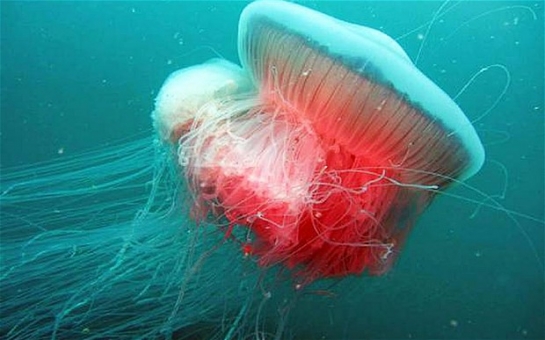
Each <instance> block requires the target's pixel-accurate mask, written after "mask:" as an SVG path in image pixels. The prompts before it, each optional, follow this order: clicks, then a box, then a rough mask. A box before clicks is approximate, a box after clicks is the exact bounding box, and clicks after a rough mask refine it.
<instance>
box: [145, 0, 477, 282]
mask: <svg viewBox="0 0 545 340" xmlns="http://www.w3.org/2000/svg"><path fill="white" fill-rule="evenodd" d="M239 56H240V59H241V63H242V68H240V67H238V66H236V65H234V64H231V63H229V62H227V61H224V60H213V61H211V62H208V63H206V64H202V65H199V66H195V67H191V68H188V69H185V70H182V71H178V72H177V73H175V74H173V75H172V76H171V77H170V78H169V79H168V80H167V82H166V83H165V85H164V86H163V88H162V90H161V93H160V94H159V96H158V98H157V103H156V110H155V112H154V118H155V122H156V128H157V129H158V131H159V133H160V135H161V136H162V138H163V139H165V140H169V141H171V142H173V143H174V144H176V145H178V149H177V150H178V159H179V162H180V164H181V165H182V166H183V167H184V168H185V173H186V176H187V178H188V182H189V185H190V187H191V189H192V190H193V192H194V194H195V208H196V210H197V211H198V212H200V213H201V214H208V213H212V214H222V215H224V216H225V217H226V218H227V219H228V221H229V223H230V225H231V227H230V228H229V229H228V231H227V232H228V233H231V230H232V228H235V227H237V226H244V227H246V228H248V229H249V230H251V233H247V234H248V236H247V237H246V238H245V239H244V240H242V242H243V251H244V252H245V253H246V254H252V256H256V257H257V258H258V262H259V264H260V265H262V266H271V265H275V264H279V263H281V264H283V265H285V266H287V267H288V268H291V269H293V270H294V272H295V273H296V275H298V276H299V277H300V278H301V279H302V281H303V282H307V283H308V282H311V281H313V280H316V279H319V278H324V277H343V276H346V275H354V274H361V273H362V272H364V271H366V270H367V272H368V273H370V274H381V273H384V272H385V271H387V270H388V269H389V268H390V267H391V265H392V263H393V260H394V259H395V257H396V256H397V254H398V253H399V249H400V247H401V246H402V244H403V243H404V241H405V239H406V237H407V235H408V233H409V231H410V230H411V228H412V227H413V226H414V224H415V221H416V219H417V217H418V216H419V215H420V214H421V213H422V211H423V210H424V209H425V208H426V206H427V205H428V204H429V203H430V202H431V200H432V199H433V197H434V196H435V194H436V193H437V192H439V191H442V190H445V189H446V188H447V187H448V186H449V184H451V183H452V182H453V181H459V180H464V179H467V178H469V177H470V176H472V175H473V174H475V173H476V172H477V171H478V170H479V169H480V167H481V165H482V163H483V161H484V150H483V147H482V144H481V142H480V140H479V138H478V136H477V134H476V132H475V130H474V128H473V127H472V125H471V123H470V122H469V121H468V119H467V118H466V117H465V115H464V114H463V112H462V111H461V110H460V108H459V107H458V106H457V105H456V104H455V103H454V102H453V101H452V100H451V99H450V98H449V97H448V95H446V94H445V93H444V92H443V91H442V90H441V89H439V88H438V87H437V86H436V85H435V84H434V83H433V82H431V81H430V80H429V79H428V78H426V77H425V76H424V75H423V74H422V73H421V72H420V71H419V70H418V69H417V68H416V67H415V66H414V65H413V64H412V62H411V61H410V59H409V58H408V56H407V55H406V54H405V52H404V51H403V50H402V49H401V47H400V46H399V45H398V44H397V43H396V42H395V41H393V40H392V39H391V38H389V37H387V36H386V35H384V34H382V33H380V32H378V31H375V30H373V29H370V28H366V27H362V26H357V25H353V24H349V23H346V22H342V21H340V20H337V19H334V18H332V17H329V16H326V15H324V14H321V13H318V12H315V11H312V10H310V9H307V8H304V7H301V6H299V5H296V4H292V3H287V2H280V1H258V2H255V3H252V4H250V5H248V6H247V7H246V9H245V10H244V11H243V13H242V15H241V19H240V23H239Z"/></svg>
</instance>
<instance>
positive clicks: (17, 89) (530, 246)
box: [0, 1, 545, 339]
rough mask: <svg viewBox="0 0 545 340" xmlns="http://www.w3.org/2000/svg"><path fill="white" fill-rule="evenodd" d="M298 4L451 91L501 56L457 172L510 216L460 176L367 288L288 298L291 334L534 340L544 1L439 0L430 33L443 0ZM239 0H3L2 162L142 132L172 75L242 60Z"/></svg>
mask: <svg viewBox="0 0 545 340" xmlns="http://www.w3.org/2000/svg"><path fill="white" fill-rule="evenodd" d="M301 3H302V4H304V5H306V6H308V7H311V8H314V9H317V10H319V11H322V12H325V13H327V14H330V15H332V16H335V17H338V18H340V19H343V20H347V21H350V22H353V23H357V24H361V25H366V26H370V27H373V28H377V29H380V30H382V31H383V32H385V33H387V34H388V35H390V36H392V37H394V38H399V39H398V42H399V43H400V44H401V46H402V47H403V48H404V49H405V50H406V51H407V53H408V54H409V56H410V57H411V58H412V59H413V60H415V59H416V57H417V56H418V55H419V59H418V66H419V68H420V69H421V70H422V71H423V72H424V73H425V74H426V75H428V76H429V77H430V78H431V79H432V80H433V81H435V82H436V83H437V84H438V85H439V86H440V87H441V88H443V89H444V90H445V91H446V92H447V93H448V94H450V95H452V96H454V95H456V94H457V93H458V91H459V90H460V89H461V88H463V87H464V85H465V84H466V83H467V82H468V81H469V80H470V78H471V77H472V76H473V75H475V74H476V73H477V72H478V71H479V70H480V69H482V68H484V67H487V66H490V65H494V64H501V65H503V66H504V67H505V68H506V69H507V70H508V72H509V77H510V84H509V87H508V89H507V92H506V93H505V96H503V97H502V98H501V99H500V101H499V103H498V105H497V106H496V107H494V109H493V110H492V111H491V112H490V113H489V114H488V115H486V116H485V117H484V118H482V119H479V120H478V121H477V122H476V123H475V126H476V129H477V131H478V133H479V135H480V136H481V138H482V140H483V143H484V144H485V148H486V152H487V162H486V164H485V166H484V168H483V170H482V172H481V173H480V174H479V175H477V176H476V177H475V178H473V179H471V180H470V181H469V182H468V184H469V185H471V187H473V188H476V189H477V190H479V191H481V192H484V193H486V194H487V195H490V196H493V197H494V198H495V199H497V201H498V202H500V203H501V205H502V206H504V207H505V208H506V209H509V210H510V211H512V212H515V213H516V215H512V214H509V213H506V212H504V211H501V210H498V209H494V208H490V207H488V208H487V207H486V206H483V207H480V204H479V202H484V203H485V205H492V204H493V203H492V201H491V200H486V197H483V196H482V195H479V194H476V193H475V190H467V189H464V188H455V189H454V190H452V191H451V193H452V194H453V195H458V196H460V197H440V198H439V199H438V200H437V201H436V202H434V204H432V206H431V207H430V209H429V211H428V212H426V213H425V214H424V216H423V217H422V219H421V220H420V221H419V223H418V225H417V227H416V228H415V230H414V232H413V233H412V235H411V236H410V238H409V240H408V242H407V245H406V247H405V249H404V252H403V254H402V256H401V257H400V260H399V262H398V263H397V265H396V266H395V268H394V269H393V271H392V273H390V274H388V275H387V276H385V277H383V278H371V279H362V280H361V281H362V283H363V284H366V285H368V287H369V288H368V289H367V290H365V291H366V294H365V297H364V298H363V299H362V298H361V297H356V296H355V297H354V299H353V300H351V299H349V298H348V297H347V296H349V294H351V293H352V291H350V290H347V291H346V292H345V294H346V296H344V297H343V298H338V299H337V298H334V297H333V298H330V300H328V301H326V302H323V301H321V302H320V303H319V304H318V305H319V306H320V307H319V308H317V307H316V306H317V305H316V301H315V300H312V301H303V302H302V303H301V304H300V305H299V306H295V307H294V309H295V312H293V313H292V318H291V320H290V321H291V324H292V325H293V326H292V327H294V329H295V330H296V331H294V337H295V338H318V337H321V336H324V338H328V339H335V338H360V337H361V338H439V337H445V338H460V339H467V338H535V339H540V338H544V337H545V333H544V332H545V331H544V327H545V325H544V322H545V321H544V320H545V309H544V301H545V296H544V269H543V262H544V256H543V249H544V224H543V222H540V221H543V219H544V198H543V195H544V192H543V187H544V172H545V170H544V105H545V103H544V98H545V96H544V88H543V79H544V53H543V44H544V26H543V25H544V24H543V22H544V21H543V20H544V19H543V2H538V1H533V2H532V1H530V2H522V1H511V2H498V1H482V2H481V1H478V2H459V3H458V2H454V3H446V5H445V9H447V12H446V13H444V14H442V15H440V16H439V17H437V18H436V20H435V21H434V23H433V25H432V26H431V28H430V29H429V32H427V29H428V26H425V25H424V26H422V27H420V26H421V25H423V24H426V23H428V22H429V21H430V20H432V18H433V17H434V13H435V12H436V11H437V10H438V8H439V7H440V6H441V5H442V4H444V3H442V2H431V1H418V2H407V1H404V2H359V1H353V2H316V1H308V2H307V1H305V2H301ZM245 4H246V2H232V1H224V2H209V1H200V2H183V1H180V2H155V1H150V2H125V1H123V2H110V1H105V2H102V1H99V2H71V1H59V2H50V1H46V2H17V1H3V2H2V3H1V6H2V7H1V19H2V20H1V28H2V31H1V49H2V50H1V52H2V53H1V72H2V74H1V136H0V137H1V139H0V142H1V165H2V167H3V168H6V167H11V166H17V165H23V164H31V163H34V162H39V161H44V160H50V159H53V158H57V157H59V158H62V157H66V156H67V155H73V154H76V153H78V152H81V151H84V150H89V149H91V148H97V147H102V146H106V145H110V144H112V143H114V142H115V141H118V140H121V139H126V138H137V137H138V136H144V135H149V134H152V133H153V131H152V129H151V119H150V112H151V110H152V109H153V100H154V97H155V95H156V93H157V90H158V89H159V88H160V86H161V84H162V82H163V80H164V79H165V78H166V77H167V76H168V74H169V73H171V72H172V71H174V70H176V69H179V68H183V67H187V66H190V65H194V64H197V63H201V62H203V61H205V60H207V59H210V58H213V57H217V56H222V57H224V58H227V59H229V60H231V61H237V60H238V58H237V49H236V46H237V45H236V39H237V24H238V17H239V14H240V12H241V10H242V8H243V7H244V5H245ZM522 6H526V7H522ZM528 8H529V9H531V10H532V11H533V12H532V11H530V10H528ZM533 15H535V18H534V17H533ZM419 27H420V28H419ZM426 33H427V35H426ZM332 34H334V32H332ZM419 35H425V36H426V37H425V39H424V40H422V39H421V37H420V36H419ZM339 39H342V37H339ZM420 48H421V52H420V54H419V49H420ZM506 79H507V78H506V73H505V72H503V71H502V69H501V68H499V67H493V68H491V69H490V71H488V72H485V73H483V74H482V75H480V76H479V77H478V78H477V79H476V80H475V81H474V82H473V83H472V84H471V86H469V87H468V88H467V90H466V91H464V92H463V93H462V94H461V95H460V96H459V97H458V98H457V102H458V103H459V105H460V106H461V107H462V109H463V110H464V111H465V112H466V114H467V115H468V116H469V117H470V119H476V118H478V117H480V115H481V114H482V113H483V112H485V111H486V110H487V109H488V108H489V107H490V106H491V105H492V104H493V103H494V102H495V100H496V99H497V98H498V96H499V94H500V93H501V91H502V89H503V87H504V85H505V84H506ZM503 194H505V195H503ZM469 200H472V201H469ZM479 207H480V209H479ZM522 215H527V216H531V217H532V218H527V217H524V216H522ZM358 292H359V291H358ZM318 298H321V299H326V298H324V297H317V298H316V299H318ZM351 301H353V303H351Z"/></svg>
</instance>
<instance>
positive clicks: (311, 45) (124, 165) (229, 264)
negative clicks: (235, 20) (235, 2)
mask: <svg viewBox="0 0 545 340" xmlns="http://www.w3.org/2000/svg"><path fill="white" fill-rule="evenodd" d="M447 5H448V3H447ZM464 5H469V4H464ZM229 6H232V4H229ZM457 6H459V4H454V5H453V6H452V7H448V6H447V7H443V6H441V10H440V11H439V12H438V14H437V15H435V16H434V19H435V18H436V17H437V16H443V15H445V16H448V15H447V14H449V13H452V11H455V10H456V9H457V8H458V7H457ZM445 8H446V9H445ZM129 12H131V13H134V12H135V11H129ZM136 12H137V11H136ZM507 12H509V13H514V14H516V15H517V20H516V21H517V22H526V21H527V20H528V18H527V17H525V16H524V15H527V13H528V11H527V10H525V9H520V8H519V9H516V8H515V9H510V10H508V11H507ZM497 13H498V12H497V11H495V12H492V14H494V15H495V14H497ZM519 15H520V18H519ZM483 17H484V18H486V17H489V16H488V15H480V16H479V15H476V16H474V18H477V19H480V18H483ZM530 19H531V18H530ZM471 23H472V19H470V20H469V22H463V23H462V24H461V26H459V27H460V29H459V30H463V29H464V28H465V27H466V26H468V25H469V24H471ZM502 27H503V25H502ZM332 33H335V34H332ZM450 33H456V30H454V31H452V30H451V31H450V32H449V34H450ZM396 40H398V39H396ZM396 40H394V39H392V38H390V37H388V36H386V35H385V34H384V33H381V32H380V31H377V30H374V29H371V28H367V27H363V26H359V25H355V24H350V23H348V22H344V21H341V20H338V19H335V18H333V17H330V16H327V15H325V14H322V13H320V12H317V11H315V10H311V9H309V8H305V7H303V6H300V5H297V4H293V3H288V2H280V1H259V2H255V3H251V4H249V5H247V6H246V7H245V9H244V10H243V11H242V14H241V17H240V22H239V42H238V49H239V62H240V65H238V64H237V63H235V62H234V60H231V61H228V60H227V59H225V58H221V59H212V60H209V61H207V62H204V63H201V64H197V65H193V66H187V67H184V68H182V69H180V70H178V71H175V72H174V73H172V74H171V75H170V76H169V77H168V78H167V79H166V81H165V82H164V84H163V85H162V87H160V91H159V93H158V94H157V96H156V100H155V107H154V109H153V112H152V121H153V127H154V133H153V136H145V137H141V138H137V139H136V140H131V141H126V142H121V143H117V144H115V145H112V146H109V147H106V148H99V149H97V150H93V151H89V152H86V153H83V154H80V155H75V156H69V155H63V159H62V160H57V161H51V162H46V163H42V164H39V165H37V166H23V167H17V168H13V169H3V172H2V178H1V181H0V207H1V218H2V220H1V222H2V223H1V228H0V244H1V247H0V252H1V269H0V289H1V295H2V296H1V299H2V300H1V307H2V308H0V319H1V322H0V334H1V335H2V337H3V338H7V339H29V338H50V339H104V338H112V339H150V338H165V339H191V338H206V339H235V338H237V339H248V338H256V339H268V338H271V339H273V338H275V339H280V338H318V337H329V338H358V337H359V338H362V337H363V338H365V337H389V338H400V337H408V336H411V337H420V338H426V337H427V338H431V337H439V336H441V337H460V333H459V331H464V332H465V331H467V332H468V333H463V334H464V335H468V336H467V337H472V336H473V335H474V337H494V336H493V335H492V336H491V335H490V334H496V335H497V334H499V333H490V330H487V329H486V327H481V326H482V325H487V324H488V323H487V322H488V321H489V320H490V318H487V319H483V318H481V317H479V315H478V313H477V312H476V310H477V309H478V310H479V312H480V311H481V309H479V308H482V310H484V311H486V312H487V313H485V314H491V315H497V316H499V318H498V320H502V322H501V325H499V324H498V325H497V326H498V327H497V328H498V330H497V332H501V334H510V335H513V337H517V336H519V337H520V336H530V337H536V338H539V337H540V336H541V335H542V334H543V333H542V332H543V330H542V328H540V327H539V322H540V321H539V320H541V322H542V319H543V318H541V317H540V316H542V312H543V308H542V306H541V304H539V306H538V304H537V303H536V301H537V300H542V299H537V300H536V299H535V296H536V294H541V295H539V296H540V297H542V296H543V292H542V290H539V288H537V287H536V282H541V281H539V280H536V279H535V277H534V276H535V273H536V272H539V273H541V274H542V272H541V271H539V270H538V271H536V270H533V271H532V270H529V269H530V268H534V269H535V263H534V262H532V260H534V258H533V253H532V252H531V251H528V249H527V248H528V244H530V243H531V242H528V240H530V241H533V242H536V244H537V245H538V246H539V244H540V243H539V242H541V241H540V240H539V238H538V237H537V236H539V235H540V234H539V230H538V229H539V228H542V227H543V222H542V221H541V219H540V218H539V216H538V217H533V216H532V215H529V214H525V213H523V212H521V211H518V210H517V211H515V210H509V209H505V208H503V206H502V205H499V204H498V201H499V200H501V195H495V194H490V195H489V194H483V193H482V190H485V188H486V191H488V190H491V191H492V192H494V188H497V187H498V184H497V183H506V184H505V188H508V186H507V184H508V183H509V181H508V176H507V174H508V172H507V171H504V170H505V168H504V167H503V165H501V164H499V162H498V164H497V163H495V162H494V160H489V158H487V162H485V157H484V148H483V144H484V145H485V146H487V147H486V149H487V154H488V155H490V154H492V155H494V154H496V155H498V154H500V155H504V151H505V150H504V149H503V148H501V149H497V150H495V149H494V143H492V145H490V143H489V144H487V142H489V139H488V138H487V133H491V134H495V129H496V128H497V127H496V126H495V125H494V123H498V121H497V120H493V122H492V123H490V121H486V125H481V124H475V119H474V116H472V118H468V117H466V115H465V114H464V113H463V112H462V110H461V109H460V108H459V107H458V105H457V104H456V103H457V102H458V101H459V100H460V99H459V96H458V95H456V96H454V95H453V96H452V98H455V99H451V97H450V96H448V95H447V94H446V93H445V92H444V91H443V90H441V88H440V87H438V86H437V85H435V84H434V83H433V82H432V81H431V80H429V79H428V78H427V77H426V76H424V75H423V73H422V72H421V71H419V70H418V68H417V66H415V64H416V62H413V61H411V58H409V55H412V54H410V53H406V52H405V51H404V50H403V49H402V48H401V47H400V46H399V44H398V43H397V42H396ZM427 44H428V45H429V44H430V42H427ZM522 45H524V44H522ZM434 57H435V56H434ZM412 60H415V58H414V56H413V58H412ZM432 69H433V68H432ZM497 69H498V68H496V70H497ZM478 74H480V73H478ZM485 75H486V74H485ZM502 75H503V74H502ZM446 76H452V74H446V75H445V77H446ZM494 76H495V77H496V78H494V77H492V78H493V80H494V81H495V82H493V83H487V82H484V83H482V84H481V83H480V82H479V81H478V80H480V77H478V78H479V79H477V80H476V81H470V82H469V84H468V85H467V86H464V87H463V89H464V90H465V89H466V88H472V86H473V85H474V84H477V85H479V87H481V88H482V89H485V88H488V87H493V85H494V84H495V83H498V82H497V80H498V78H497V75H494ZM500 76H501V75H500ZM434 78H441V76H439V75H437V74H435V77H434ZM499 79H500V80H501V79H503V78H501V77H499ZM499 83H500V84H503V83H502V82H501V81H499ZM481 85H482V86H481ZM158 87H159V86H158ZM482 89H480V90H482ZM464 90H462V96H463V95H464V94H465V93H466V92H465V91H464ZM447 92H449V93H450V92H453V90H452V89H449V91H447ZM453 93H456V92H453ZM477 93H478V94H479V95H481V92H477ZM485 93H486V92H485ZM493 93H494V92H493ZM482 97H483V98H486V95H483V96H482ZM479 98H480V97H479ZM510 98H511V99H512V98H516V96H514V97H510ZM480 99H481V98H480ZM500 99H501V96H500ZM541 100H542V98H541ZM483 101H484V99H483ZM531 101H532V100H530V99H529V102H531ZM517 103H518V102H517ZM518 104H520V103H518ZM533 105H534V106H539V104H533ZM469 106H470V107H471V105H469ZM502 107H503V106H502ZM471 111H472V110H468V111H466V112H468V116H471V115H470V113H471ZM537 111H539V110H537ZM3 114H4V113H3ZM532 117H533V119H535V120H537V118H536V117H535V116H532ZM538 121H539V120H538ZM541 122H542V120H541ZM489 125H490V127H489ZM537 125H539V124H536V126H537ZM500 126H501V125H500ZM498 129H499V128H498ZM476 131H478V132H479V135H484V137H483V136H481V137H479V135H478V134H477V132H476ZM500 136H504V135H503V134H500ZM481 141H482V142H481ZM498 144H499V145H500V146H505V144H502V143H501V140H500V143H498ZM532 145H534V144H532ZM490 149H492V150H490ZM490 151H492V152H490ZM494 151H495V152H494ZM541 157H542V156H541ZM500 159H502V160H503V158H500ZM523 161H524V160H518V161H517V164H519V163H520V162H523ZM498 169H499V171H498ZM519 170H520V168H519ZM478 173H484V178H485V179H484V180H481V182H471V181H474V180H475V178H474V177H473V176H475V177H476V178H477V179H479V178H480V176H479V175H477V174H478ZM529 178H531V179H532V181H533V183H534V185H535V183H537V181H538V180H539V178H537V177H536V176H529ZM468 183H471V184H468ZM520 183H523V182H521V181H519V182H517V185H521V184H520ZM489 186H490V187H489ZM499 186H500V187H502V185H499ZM480 188H482V189H480ZM509 188H510V189H511V187H509ZM459 190H462V191H459ZM463 190H466V191H463ZM506 190H507V189H506ZM504 192H505V191H504ZM509 193H510V194H512V195H516V194H517V190H509ZM438 196H442V197H441V199H436V198H437V197H438ZM517 197H518V196H517ZM524 197H535V196H532V195H531V193H529V192H527V191H526V192H524ZM432 201H433V202H434V204H433V205H432V206H431V207H430V204H431V203H432ZM463 204H469V205H470V207H471V210H470V211H469V212H467V211H464V210H462V209H461V208H460V205H463ZM516 206H517V207H518V208H520V205H516ZM430 208H431V209H430ZM424 212H426V213H424ZM491 213H495V214H496V215H500V216H501V217H500V218H498V217H497V216H496V219H491V217H490V216H491V215H490V214H491ZM466 215H467V216H466ZM462 216H463V217H462ZM503 220H507V222H503ZM521 221H522V222H521ZM472 223H473V224H472ZM477 223H482V224H483V225H484V226H485V227H481V228H484V232H483V233H482V234H476V233H475V234H471V235H470V236H467V235H465V234H464V233H468V232H469V230H470V229H472V228H477V227H476V225H477ZM502 223H504V224H502ZM528 223H533V224H536V225H537V226H538V228H535V229H527V228H526V224H528ZM416 224H418V225H419V226H420V228H414V229H413V227H414V226H415V225H416ZM466 224H467V225H466ZM469 225H471V226H472V227H471V228H470V227H469ZM492 225H493V226H492ZM506 225H508V226H509V227H506ZM427 226H431V227H427ZM432 227H433V228H432ZM502 228H503V230H504V234H505V235H508V240H509V241H510V242H509V244H506V243H503V242H502V239H501V238H498V236H497V234H495V232H496V231H497V232H498V233H501V230H502ZM505 229H508V230H509V232H505ZM415 233H417V235H415ZM426 233H428V234H426ZM411 235H414V237H411ZM513 235H517V236H513ZM536 235H537V236H536ZM406 241H407V242H406ZM517 242H518V243H517ZM483 244H485V245H486V244H488V245H489V246H488V247H486V246H482V245H483ZM454 248H456V249H454ZM458 248H460V249H458ZM462 248H463V249H462ZM474 249H475V251H473V250H474ZM498 249H499V250H498ZM402 250H403V253H404V255H403V256H400V254H401V251H402ZM495 250H497V251H498V252H501V253H504V254H508V255H506V256H503V257H501V258H498V259H497V261H498V262H501V264H502V266H501V267H500V266H490V265H488V266H486V265H484V264H482V265H481V266H477V267H473V268H479V270H480V269H482V270H483V272H482V273H484V274H482V273H479V275H474V272H473V268H472V269H468V270H467V272H469V273H467V272H465V271H464V270H463V269H462V268H461V266H468V264H470V263H478V261H488V262H485V263H490V261H493V260H494V259H493V255H494V254H496V255H497V254H498V253H494V251H495ZM449 252H450V253H449ZM453 252H455V253H453ZM528 254H530V255H528ZM452 257H454V258H455V259H454V260H452V262H448V260H446V259H448V258H452ZM538 258H539V257H538ZM521 262H524V263H532V264H530V265H527V266H526V267H523V266H518V264H520V263H521ZM394 263H395V266H394ZM494 263H496V262H494ZM503 265H504V266H503ZM506 268H508V269H507V270H506ZM514 268H516V269H514ZM519 269H520V270H519ZM523 270H526V272H525V275H522V273H523ZM454 272H455V273H456V275H455V276H453V274H452V273H454ZM515 274H519V275H518V276H516V279H515V278H514V277H515ZM458 278H459V279H458ZM525 283H528V284H525ZM472 286H473V287H477V288H473V289H472V288H471V287H472ZM483 287H485V288H483ZM481 288H482V291H481V290H480V289H481ZM519 289H520V290H519ZM475 292H481V294H480V295H481V296H479V294H475ZM489 295H490V296H494V297H496V296H513V299H515V297H516V298H517V301H520V303H521V304H523V305H524V308H525V309H524V310H525V311H527V312H526V313H520V314H521V316H519V317H513V320H511V322H507V321H505V320H506V318H501V316H505V314H502V313H503V312H504V311H507V310H509V309H510V308H511V307H512V306H515V308H517V307H518V308H521V307H520V306H519V305H518V304H517V302H513V301H510V300H509V299H508V298H506V299H502V300H495V299H493V300H491V301H488V300H486V299H484V298H483V296H489ZM473 301H478V302H474V303H473ZM487 303H489V305H487ZM502 303H505V304H506V306H507V307H509V308H497V306H498V304H500V305H501V304H502ZM430 306H435V307H437V306H440V308H442V310H443V311H444V313H437V310H436V309H434V308H431V307H430ZM467 306H469V307H467ZM483 306H487V307H488V308H485V307H483ZM466 308H467V309H470V310H466ZM439 314H441V316H439ZM422 320H429V322H427V325H426V329H423V328H420V327H419V325H420V324H421V323H422ZM536 320H537V321H536ZM392 322H395V323H397V324H399V325H402V324H403V325H407V326H404V327H391V324H392ZM428 327H429V329H430V330H427V329H428ZM471 327H476V328H478V329H471V330H466V329H467V328H471ZM540 332H541V333H540Z"/></svg>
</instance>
